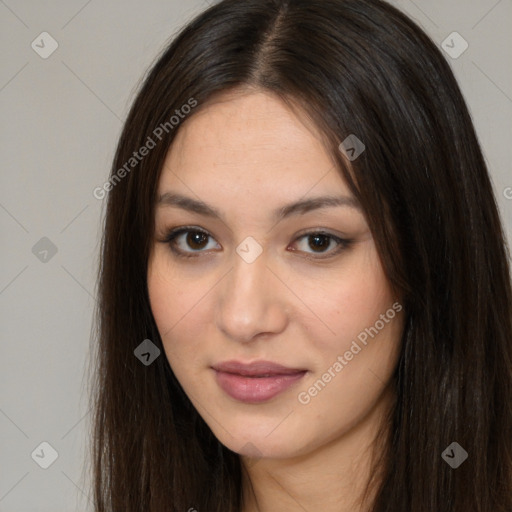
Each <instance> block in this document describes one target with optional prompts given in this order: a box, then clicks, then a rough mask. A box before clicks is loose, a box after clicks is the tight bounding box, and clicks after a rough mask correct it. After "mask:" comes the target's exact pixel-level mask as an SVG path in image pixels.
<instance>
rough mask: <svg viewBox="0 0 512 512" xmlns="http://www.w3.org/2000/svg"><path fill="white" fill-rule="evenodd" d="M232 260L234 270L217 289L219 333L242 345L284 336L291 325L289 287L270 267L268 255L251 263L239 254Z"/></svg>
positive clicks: (263, 255)
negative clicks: (264, 337) (274, 335)
mask: <svg viewBox="0 0 512 512" xmlns="http://www.w3.org/2000/svg"><path fill="white" fill-rule="evenodd" d="M233 260H234V264H233V268H232V269H231V271H230V272H229V273H228V274H227V276H226V277H225V278H224V279H223V280H222V281H221V283H219V287H218V288H217V296H216V323H217V327H218V329H219V330H220V331H221V332H222V333H223V334H224V336H226V337H227V338H229V339H231V340H234V341H238V342H241V343H247V342H250V341H252V340H255V339H260V338H261V337H262V336H267V337H268V336H271V335H273V334H279V333H281V332H282V331H283V330H284V329H285V328H286V325H287V322H288V317H287V312H286V311H287V304H286V303H285V301H286V287H285V286H284V285H283V284H282V283H281V282H280V281H279V279H278V278H277V277H276V275H275V274H274V273H273V272H272V271H271V270H270V269H269V268H268V267H267V263H268V262H267V258H266V255H265V252H263V253H262V254H261V255H260V256H259V257H258V258H257V259H256V260H255V261H253V262H252V263H247V262H246V261H244V260H243V259H242V258H241V257H240V256H239V255H238V254H235V255H234V257H233ZM288 293H289V292H288Z"/></svg>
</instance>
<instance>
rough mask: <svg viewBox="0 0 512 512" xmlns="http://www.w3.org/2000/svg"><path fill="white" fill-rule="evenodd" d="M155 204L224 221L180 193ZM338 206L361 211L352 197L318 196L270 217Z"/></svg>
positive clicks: (283, 209)
mask: <svg viewBox="0 0 512 512" xmlns="http://www.w3.org/2000/svg"><path fill="white" fill-rule="evenodd" d="M157 206H159V207H162V206H174V207H177V208H181V209H183V210H187V211H189V212H192V213H197V214H199V215H203V216H205V217H213V218H216V219H221V220H223V221H225V218H224V215H223V214H222V213H221V212H220V211H219V210H217V209H216V208H214V207H213V206H211V205H209V204H207V203H204V202H203V201H199V200H197V199H193V198H191V197H187V196H184V195H181V194H177V193H172V192H166V193H164V194H162V195H160V197H159V198H158V201H157ZM339 206H348V207H350V208H354V209H356V210H358V211H361V212H362V208H361V205H360V203H359V202H358V201H357V199H355V198H354V197H348V196H319V197H313V198H310V199H302V200H300V201H297V202H295V203H291V204H287V205H285V206H283V207H281V208H277V209H276V210H274V212H273V214H272V218H273V219H274V220H282V219H285V218H287V217H290V216H292V215H299V214H300V215H303V214H305V213H307V212H310V211H313V210H319V209H321V208H333V207H339Z"/></svg>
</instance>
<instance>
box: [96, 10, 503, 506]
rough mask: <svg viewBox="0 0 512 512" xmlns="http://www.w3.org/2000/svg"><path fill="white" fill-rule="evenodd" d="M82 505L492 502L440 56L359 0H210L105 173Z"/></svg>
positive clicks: (456, 98)
mask: <svg viewBox="0 0 512 512" xmlns="http://www.w3.org/2000/svg"><path fill="white" fill-rule="evenodd" d="M104 190H105V191H108V192H109V196H108V208H107V212H106V220H105V228H104V237H103V252H102V264H101V269H100V276H99V278H100V280H99V284H100V289H99V295H100V301H99V308H98V313H97V314H98V338H99V341H98V354H97V357H98V363H97V364H98V379H97V387H96V393H95V396H94V400H95V429H94V440H95V442H94V459H93V460H94V475H95V482H96V487H95V507H96V510H97V511H98V512H99V511H107V510H108V511H111V510H112V511H113V510H116V511H117V510H123V511H127V512H129V511H135V510H137V511H141V510H144V511H151V512H159V511H169V510H173V511H182V510H183V511H185V510H188V511H193V510H196V511H199V512H202V511H208V512H210V511H219V512H220V511H222V512H226V511H232V512H240V511H242V512H255V511H260V512H267V511H273V510H280V511H288V510H290V511H291V510H308V511H313V510H323V511H327V512H329V511H337V512H345V511H361V512H362V511H372V512H382V511H405V510H408V511H414V512H432V511H436V512H445V511H446V512H453V511H456V512H459V511H467V510H475V511H477V510H478V511H479V512H491V511H492V512H496V511H501V512H505V511H509V510H511V509H512V447H511V439H512V430H511V429H512V410H511V405H510V404H511V399H512V375H511V367H512V365H511V363H512V344H511V343H512V342H511V340H512V315H511V311H512V297H511V286H510V270H509V266H508V254H507V252H506V244H505V240H504V235H503V231H502V228H501V225H500V219H499V215H498V212H497V207H496V204H495V200H494V198H493V194H492V188H491V184H490V180H489V176H488V173H487V170H486V167H485V163H484V160H483V158H482V154H481V151H480V148H479V144H478V141H477V138H476V135H475V131H474V128H473V126H472V122H471V119H470V116H469V114H468V110H467V108H466V106H465V103H464V101H463V98H462V95H461V93H460V90H459V88H458V86H457V84H456V82H455V79H454V77H453V74H452V72H451V71H450V68H449V66H448V64H447V63H446V62H445V60H444V58H443V56H442V55H441V54H440V52H439V50H438V49H437V48H436V46H435V45H434V44H433V43H432V42H431V41H430V39H429V38H428V37H427V36H426V35H425V34H424V33H423V32H422V31H421V30H420V29H419V28H418V27H417V26H416V25H415V24H414V23H412V22H411V21H410V20H409V19H408V18H407V17H406V16H404V15H403V14H401V13H400V12H399V11H398V10H396V9H395V8H393V7H391V6H390V5H389V4H387V3H384V2H381V1H376V0H288V1H286V0H247V1H245V0H244V1H243V2H240V1H238V0H223V1H221V2H220V3H218V4H216V5H214V6H212V7H210V8H209V9H208V10H206V11H205V12H204V13H202V14H201V15H199V16H198V17H197V18H196V19H195V20H193V21H192V22H191V23H190V24H189V25H188V26H187V27H185V28H184V29H183V30H182V31H181V33H180V34H179V35H178V36H177V37H176V38H175V40H174V41H173V42H172V43H171V44H170V46H169V48H168V49H167V50H166V51H165V52H164V53H163V55H162V56H161V57H160V58H159V60H158V61H157V62H156V64H155V65H154V66H153V68H152V69H151V71H150V72H149V74H148V76H147V77H146V79H145V82H144V84H143V86H142V88H141V90H140V92H139V93H138V96H137V98H136V100H135V102H134V104H133V106H132V108H131V111H130V113H129V115H128V118H127V120H126V123H125V127H124V130H123V133H122V136H121V138H120V142H119V145H118V148H117V153H116V156H115V160H114V165H113V168H112V173H111V177H110V179H109V182H108V183H107V184H105V187H104Z"/></svg>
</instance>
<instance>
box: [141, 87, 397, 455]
mask: <svg viewBox="0 0 512 512" xmlns="http://www.w3.org/2000/svg"><path fill="white" fill-rule="evenodd" d="M310 130H311V131H310ZM178 196H179V197H178ZM326 197H329V198H330V200H331V201H330V202H329V203H328V202H326V201H325V199H322V198H326ZM158 198H159V203H158V205H157V207H156V219H155V223H156V234H155V241H154V245H153V249H152V253H151V257H150V262H149V268H148V288H149V296H150V301H151V308H152V311H153V315H154V318H155V321H156V324H157V326H158V330H159V332H160V335H161V338H162V341H163V345H164V349H165V355H166V356H167V358H168V361H169V363H170V365H171V367H172V370H173V372H174V374H175V375H176V377H177V379H178V380H179V382H180V383H181V385H182V387H183V389H184V390H185V392H186V394H187V395H188V397H189V398H190V400H191V401H192V403H193V404H194V406H195V407H196V409H197V411H198V412H199V414H200V415H201V416H202V417H203V419H204V421H205V422H206V423H207V424H208V425H209V427H210V428H211V430H212V431H213V433H214V434H215V436H216V437H217V438H218V439H219V440H220V441H221V442H222V443H223V444H224V445H225V446H227V447H228V448H229V449H231V450H233V451H235V452H238V453H240V454H242V455H247V456H258V457H259V456H261V457H270V458H287V457H294V456H299V455H304V454H306V453H308V452H309V451H312V450H315V449H319V448H320V447H322V446H325V445H327V443H332V442H333V441H336V440H338V439H342V438H343V437H344V436H348V435H349V433H351V432H354V431H357V429H358V428H362V425H363V424H364V423H365V422H366V423H367V420H368V418H371V417H373V416H375V415H373V416H372V412H374V411H376V410H378V408H379V406H380V405H381V404H382V403H384V397H385V396H387V393H384V391H385V390H386V386H387V385H388V383H389V381H390V377H391V374H392V373H393V370H394V368H395V366H396V360H397V356H398V350H399V341H400V337H401V332H402V327H403V322H402V317H403V313H400V310H401V309H402V307H401V305H400V304H399V302H398V298H397V297H395V296H394V295H393V294H392V292H391V290H390V287H389V285H388V282H387V280H386V278H385V275H384V273H383V269H382V267H381V264H380V260H379V258H378V255H377V251H376V247H375V244H374V241H373V238H372V236H371V233H370V231H369V228H368V225H367V223H366V221H365V217H364V215H363V212H362V211H361V209H360V208H359V206H358V204H357V202H356V201H355V200H354V197H353V196H352V195H351V193H350V192H349V189H348V187H347V186H346V185H345V183H344V181H343V180H342V178H341V177H340V174H339V172H338V171H337V170H336V169H335V167H334V165H333V162H332V161H331V159H330V157H329V155H328V153H327V152H326V150H325V149H324V147H323V145H322V143H321V142H320V140H319V138H318V136H315V135H314V130H312V129H311V128H310V129H308V128H306V126H305V123H304V124H303V122H301V121H300V120H299V119H298V118H297V117H296V116H295V115H294V114H293V113H292V112H291V111H290V110H289V109H288V108H287V107H286V106H285V105H284V104H283V103H282V102H281V101H280V100H279V99H277V98H276V97H274V96H272V95H269V94H267V93H263V92H251V93H246V94H238V95H236V96H235V95H231V96H227V95H226V96H225V97H224V98H222V101H216V102H212V103H210V104H209V105H208V106H205V107H204V108H203V109H202V110H201V111H198V112H197V113H195V114H194V115H193V116H191V117H190V119H188V120H187V121H186V123H184V124H183V126H182V127H181V128H180V131H179V132H178V134H177V137H176V139H175V141H174V143H173V145H172V148H171V150H170V151H169V153H168V155H167V158H166V161H165V165H164V169H163V171H162V175H161V179H160V182H159V185H158ZM333 199H336V201H333ZM214 212H215V213H214ZM174 229H183V232H181V233H179V234H177V235H176V236H175V237H174V239H173V240H172V241H166V238H167V235H168V232H169V231H170V230H174ZM253 363H255V364H253ZM387 391H389V389H388V390H387Z"/></svg>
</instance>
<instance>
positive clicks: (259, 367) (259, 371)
mask: <svg viewBox="0 0 512 512" xmlns="http://www.w3.org/2000/svg"><path fill="white" fill-rule="evenodd" d="M212 368H213V369H214V370H217V371H218V372H224V373H233V374H235V375H243V376H248V377H255V376H262V375H265V376H267V375H268V376H273V375H292V374H295V373H301V372H305V371H306V370H305V369H303V368H289V367H287V366H283V365H280V364H277V363H273V362H271V361H254V362H252V363H241V362H239V361H225V362H223V363H219V364H216V365H213V366H212Z"/></svg>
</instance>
